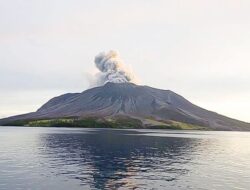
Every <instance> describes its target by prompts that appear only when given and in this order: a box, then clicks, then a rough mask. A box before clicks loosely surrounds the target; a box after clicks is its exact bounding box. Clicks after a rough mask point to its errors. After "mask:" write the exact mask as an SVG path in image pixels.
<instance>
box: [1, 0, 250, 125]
mask: <svg viewBox="0 0 250 190" xmlns="http://www.w3.org/2000/svg"><path fill="white" fill-rule="evenodd" d="M249 10H250V1H248V0H245V1H243V0H238V1H235V0H210V1H200V0H189V1H184V0H183V1H170V0H169V1H167V0H162V1H161V0H155V1H151V0H143V1H142V0H137V1H132V0H127V1H121V0H107V1H101V0H99V1H97V0H91V1H90V0H84V1H82V0H71V1H66V0H35V1H27V0H26V1H25V0H9V1H1V2H0V65H1V67H0V118H1V117H6V116H10V115H16V114H21V113H26V112H31V111H35V110H36V109H38V108H39V107H40V106H41V105H42V104H43V103H45V102H46V101H47V100H49V99H50V98H52V97H54V96H57V95H60V94H63V93H67V92H80V91H83V90H85V89H87V88H88V87H89V83H88V80H87V77H86V76H87V74H86V73H89V72H90V73H92V72H94V69H95V66H94V57H95V56H96V54H98V53H99V52H101V51H109V50H111V49H114V50H117V51H118V52H119V53H120V55H121V58H122V59H123V60H124V62H125V63H126V64H128V65H129V66H130V67H131V68H133V71H134V73H136V75H137V77H138V78H139V81H140V84H142V85H149V86H153V87H156V88H161V89H171V90H173V91H175V92H177V93H179V94H181V95H183V96H184V97H185V98H187V99H189V100H191V101H192V102H193V103H195V104H197V105H199V106H201V107H204V108H206V109H209V110H213V111H216V112H218V113H221V114H224V115H227V116H230V117H233V118H237V119H240V120H244V121H248V122H250V112H249V107H250V101H249V97H250V87H249V86H250V64H249V62H250V54H249V51H250V38H249V36H250V12H249Z"/></svg>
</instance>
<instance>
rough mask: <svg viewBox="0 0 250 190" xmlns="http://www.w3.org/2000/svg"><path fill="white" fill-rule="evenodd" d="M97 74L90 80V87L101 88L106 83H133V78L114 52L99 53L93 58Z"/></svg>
mask: <svg viewBox="0 0 250 190" xmlns="http://www.w3.org/2000/svg"><path fill="white" fill-rule="evenodd" d="M95 66H96V68H97V69H98V72H97V73H96V74H95V76H94V77H93V79H91V80H90V83H91V86H101V85H104V84H105V83H107V82H113V83H127V82H133V83H135V76H134V75H133V74H132V72H131V71H130V69H129V68H128V67H126V66H125V65H124V64H123V62H122V60H121V59H120V57H119V54H118V53H117V52H116V51H113V50H111V51H109V52H107V53H106V52H101V53H99V54H98V55H97V56H96V57H95Z"/></svg>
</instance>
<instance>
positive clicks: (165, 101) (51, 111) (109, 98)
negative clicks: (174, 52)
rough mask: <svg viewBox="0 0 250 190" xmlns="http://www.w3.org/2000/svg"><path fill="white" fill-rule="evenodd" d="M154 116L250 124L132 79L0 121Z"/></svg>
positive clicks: (221, 125)
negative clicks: (131, 80) (140, 84)
mask: <svg viewBox="0 0 250 190" xmlns="http://www.w3.org/2000/svg"><path fill="white" fill-rule="evenodd" d="M120 115H125V116H128V117H131V118H139V119H141V120H142V121H143V120H144V119H146V118H153V119H154V120H156V121H168V120H173V121H180V122H184V123H190V124H194V125H199V126H206V127H209V128H211V129H214V130H249V129H250V125H249V124H248V123H244V122H241V121H238V120H234V119H231V118H228V117H225V116H222V115H219V114H217V113H214V112H211V111H208V110H205V109H203V108H200V107H198V106H196V105H194V104H192V103H191V102H189V101H188V100H186V99H185V98H183V97H182V96H180V95H178V94H176V93H174V92H172V91H169V90H160V89H155V88H151V87H148V86H139V85H135V84H132V83H107V84H105V85H104V86H101V87H96V88H92V89H89V90H86V91H84V92H82V93H73V94H64V95H61V96H58V97H55V98H53V99H51V100H50V101H48V102H47V103H46V104H44V105H43V106H42V107H41V108H40V109H38V110H37V112H34V113H30V114H25V115H20V116H14V117H10V118H7V119H4V120H0V124H1V123H6V122H8V121H14V120H21V119H42V118H62V117H92V116H94V117H100V118H103V117H114V116H120Z"/></svg>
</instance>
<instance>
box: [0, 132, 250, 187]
mask: <svg viewBox="0 0 250 190" xmlns="http://www.w3.org/2000/svg"><path fill="white" fill-rule="evenodd" d="M5 189H6V190H7V189H8V190H15V189H23V190H28V189H31V190H37V189H38V190H39V189H43V190H44V189H46V190H49V189H52V190H57V189H58V190H68V189H71V190H75V189H77V190H78V189H171V190H175V189H176V190H177V189H178V190H187V189H201V190H202V189H203V190H212V189H215V190H217V189H218V190H230V189H237V190H238V189H244V190H248V189H250V133H247V132H246V133H245V132H191V131H189V132H183V131H163V130H112V129H69V128H25V127H23V128H18V127H0V190H5Z"/></svg>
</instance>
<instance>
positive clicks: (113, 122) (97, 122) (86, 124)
mask: <svg viewBox="0 0 250 190" xmlns="http://www.w3.org/2000/svg"><path fill="white" fill-rule="evenodd" d="M6 125H7V126H29V127H83V128H130V129H133V128H135V129H138V128H149V129H176V130H208V129H207V128H206V127H202V126H198V125H192V124H187V123H182V122H177V121H170V120H169V121H158V120H155V119H153V118H148V119H145V120H144V122H142V121H141V120H139V119H135V118H130V117H126V116H119V117H110V118H95V117H88V118H57V119H37V120H19V121H13V122H10V123H8V124H6Z"/></svg>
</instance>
